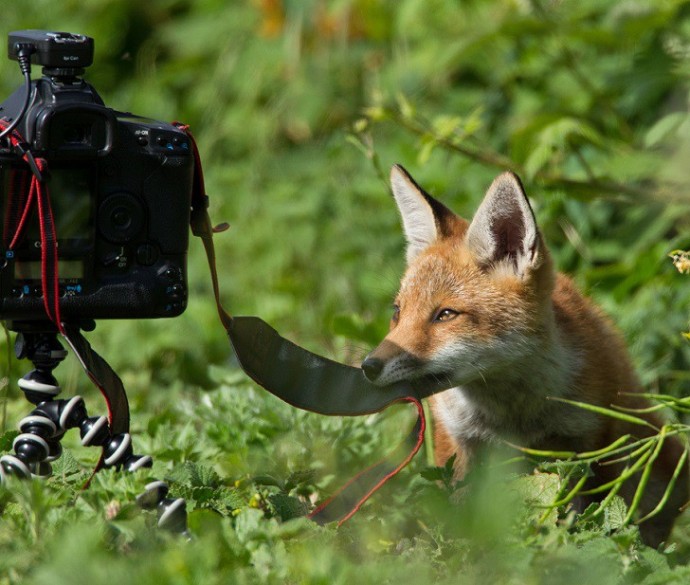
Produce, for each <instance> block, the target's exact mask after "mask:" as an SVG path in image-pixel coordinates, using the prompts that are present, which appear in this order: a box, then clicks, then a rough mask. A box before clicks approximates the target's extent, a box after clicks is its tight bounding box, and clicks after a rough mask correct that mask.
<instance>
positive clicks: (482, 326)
mask: <svg viewBox="0 0 690 585" xmlns="http://www.w3.org/2000/svg"><path fill="white" fill-rule="evenodd" d="M391 186H392V190H393V195H394V198H395V201H396V203H397V205H398V208H399V211H400V214H401V216H402V225H403V231H404V234H405V238H406V240H407V255H406V258H407V269H406V271H405V274H404V276H403V279H402V282H401V286H400V291H399V292H398V295H397V298H396V300H395V305H394V312H393V316H392V318H391V323H390V332H389V333H388V335H387V337H386V338H385V339H384V340H383V341H382V342H381V344H380V345H379V346H378V347H376V349H374V350H373V351H372V352H371V353H370V354H369V355H368V356H367V357H366V358H365V359H364V361H363V362H362V369H363V371H364V373H365V375H366V376H367V378H369V380H371V381H372V382H374V383H375V384H377V385H380V386H385V385H387V384H391V383H393V382H400V381H405V380H413V379H419V378H424V377H430V378H432V377H434V378H441V379H444V380H446V381H448V383H449V386H450V385H452V386H454V387H453V388H452V389H450V390H447V391H445V392H442V393H440V394H437V395H435V396H433V397H432V399H431V400H432V412H433V419H434V428H435V457H436V460H437V464H439V465H442V464H443V463H444V462H445V461H447V460H448V458H449V457H450V456H451V455H453V454H456V461H455V475H456V477H457V478H458V479H459V478H462V477H463V476H464V475H465V473H466V472H467V469H468V466H470V465H472V464H473V463H474V460H475V459H476V458H477V456H478V453H479V451H480V450H481V449H482V448H483V447H485V446H487V445H490V444H491V443H492V442H497V441H502V440H507V441H510V442H513V443H516V444H518V445H522V446H526V447H531V448H534V449H545V450H568V451H576V452H583V451H590V450H594V449H599V448H602V447H605V446H606V445H609V444H610V443H611V442H613V441H614V440H616V439H617V438H618V437H620V436H623V435H625V434H628V433H629V434H631V435H633V436H636V437H642V436H649V435H650V434H652V433H653V432H654V431H652V430H651V429H646V427H642V426H639V425H632V424H629V423H625V422H622V421H621V420H618V419H614V418H611V417H607V416H602V415H598V414H597V413H594V412H591V411H588V410H584V409H581V408H578V407H576V406H573V405H570V404H566V403H563V402H560V401H557V400H549V398H551V397H560V398H566V399H571V400H576V401H580V402H587V403H591V404H595V405H599V406H604V407H610V406H611V405H612V404H617V405H620V406H627V407H635V408H637V407H640V406H645V402H644V400H643V399H642V398H641V397H639V396H629V395H628V394H627V393H633V392H637V391H639V390H640V389H641V386H640V382H639V381H638V379H637V377H636V375H635V373H634V371H633V368H632V365H631V363H630V359H629V357H628V354H627V352H626V349H625V347H624V344H623V341H622V338H621V336H620V334H619V333H618V332H617V331H616V330H615V328H614V326H613V325H612V324H611V322H610V321H609V320H608V319H607V318H606V317H605V316H604V315H603V314H602V312H601V311H600V310H599V309H598V308H597V307H595V306H594V305H593V304H592V303H591V302H590V301H589V300H587V299H586V298H584V297H583V296H582V295H581V294H580V293H579V292H578V291H577V289H576V288H575V286H574V284H573V283H572V281H571V280H570V279H568V278H567V277H566V276H564V275H563V274H560V273H556V271H555V269H554V267H553V262H552V260H551V256H550V254H549V251H548V249H547V247H546V245H545V243H544V240H543V238H542V235H541V233H540V231H539V228H538V227H537V223H536V220H535V217H534V213H533V211H532V208H531V206H530V203H529V201H528V200H527V197H526V195H525V192H524V190H523V187H522V184H521V183H520V180H519V179H518V177H517V176H516V175H514V174H513V173H510V172H506V173H504V174H502V175H500V176H499V177H497V178H496V179H495V180H494V182H493V183H492V185H491V186H490V187H489V190H488V191H487V193H486V196H485V198H484V200H483V201H482V203H481V205H480V206H479V209H478V210H477V212H476V214H475V216H474V218H473V219H472V221H471V222H468V221H466V220H464V219H462V218H460V217H459V216H457V215H456V214H454V213H453V212H452V211H450V210H449V209H448V208H447V207H445V206H444V205H443V204H442V203H440V202H439V201H437V200H436V199H434V198H433V197H431V196H430V195H429V194H428V193H426V192H425V191H424V190H422V189H421V188H420V187H419V186H418V185H417V183H415V181H414V180H413V179H412V177H411V176H410V175H409V174H408V173H407V172H406V171H405V169H403V168H402V167H401V166H397V165H396V166H394V167H393V169H392V171H391ZM643 416H644V417H645V418H647V419H648V420H649V421H650V422H651V423H653V424H655V425H657V426H661V423H660V422H659V421H658V420H657V419H656V418H655V417H654V415H643ZM683 449H684V447H683V446H682V445H681V443H680V441H678V440H676V438H675V437H669V438H667V439H666V440H665V441H664V443H663V447H662V449H661V451H660V453H659V455H658V457H657V459H656V461H655V463H654V465H653V467H652V474H651V478H650V481H649V483H648V485H647V488H646V491H645V497H644V499H643V501H642V503H641V506H640V511H641V513H643V514H644V513H645V512H649V511H650V510H652V509H654V507H655V506H656V505H657V503H658V502H659V500H660V498H661V497H662V495H663V494H664V491H665V489H666V486H667V485H668V482H669V479H670V478H671V476H672V474H673V472H674V470H675V469H676V466H677V462H678V460H679V458H680V457H681V455H682V452H683ZM620 471H621V469H620V467H619V468H615V466H599V467H597V468H596V469H594V472H595V477H594V478H593V482H594V483H593V484H592V485H589V484H588V486H587V487H593V486H594V485H597V484H599V485H601V484H603V483H605V482H607V481H610V480H611V479H614V478H615V477H617V474H618V473H619V472H620ZM636 485H637V481H636V480H634V479H633V480H629V481H627V482H626V484H625V486H624V488H623V490H621V492H620V493H621V495H623V496H624V497H626V499H627V500H628V502H630V499H631V497H632V495H633V494H634V493H635V488H636ZM687 500H688V478H687V465H686V466H685V469H683V473H681V475H680V476H679V477H678V479H677V481H676V484H675V488H674V491H673V493H672V495H671V497H670V499H669V501H668V502H667V504H666V506H665V508H664V510H663V511H662V512H661V513H659V514H658V515H656V516H654V517H653V518H651V519H649V520H648V521H645V522H642V523H641V524H640V530H641V533H642V537H643V539H644V540H645V542H647V544H649V545H651V546H657V545H658V544H660V543H661V542H663V541H665V540H666V539H667V538H668V535H669V533H670V530H671V528H672V526H673V522H674V520H675V518H676V516H677V515H678V514H679V508H680V507H681V506H682V505H683V504H685V503H686V501H687Z"/></svg>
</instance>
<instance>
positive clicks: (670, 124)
mask: <svg viewBox="0 0 690 585" xmlns="http://www.w3.org/2000/svg"><path fill="white" fill-rule="evenodd" d="M687 119H688V114H687V113H685V112H673V113H672V114H668V115H667V116H664V117H663V118H661V119H660V120H658V121H657V122H656V123H655V124H654V125H653V126H652V127H651V128H650V129H649V130H647V133H646V134H645V136H644V145H645V146H646V147H647V148H651V147H653V146H656V145H657V144H659V143H661V142H663V141H664V140H665V139H666V138H667V137H668V136H669V135H670V134H671V133H672V132H674V131H675V130H677V129H678V127H679V126H680V125H681V124H682V123H683V122H685V121H686V120H687Z"/></svg>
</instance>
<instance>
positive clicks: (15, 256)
mask: <svg viewBox="0 0 690 585" xmlns="http://www.w3.org/2000/svg"><path fill="white" fill-rule="evenodd" d="M8 54H9V57H10V59H14V60H18V61H20V65H22V71H23V72H24V74H25V80H26V86H25V87H24V88H19V89H18V90H17V91H15V92H14V93H13V94H12V95H11V96H10V97H9V98H7V99H6V100H5V101H4V102H3V103H2V104H0V120H1V121H3V123H4V126H5V127H6V129H7V126H8V125H11V126H12V128H13V130H14V131H15V132H18V135H19V136H20V137H21V139H22V144H21V145H17V144H16V143H15V144H14V145H13V144H12V143H11V142H10V140H9V134H8V133H7V132H3V133H0V136H2V139H0V237H1V240H0V254H1V256H0V267H1V269H0V319H3V320H11V321H21V322H24V321H39V320H41V321H45V320H46V319H47V316H46V310H45V309H44V304H43V299H42V298H41V297H42V292H43V291H42V287H41V283H42V280H41V279H42V275H43V274H44V270H45V267H44V266H43V263H42V259H41V229H42V226H41V225H40V222H39V218H38V215H37V214H36V213H35V212H34V213H32V214H30V215H29V216H28V217H26V218H25V222H24V223H25V225H24V226H23V228H22V230H21V233H22V235H21V237H20V238H19V240H18V241H16V242H15V243H14V245H12V247H11V249H10V244H11V243H12V239H13V238H14V236H15V234H16V233H17V228H18V227H19V225H20V223H21V222H22V216H23V214H24V209H25V207H26V203H27V198H28V196H29V185H30V183H31V179H32V168H31V165H30V164H29V163H27V160H26V157H25V156H22V155H23V153H25V152H27V151H28V152H30V153H31V155H32V156H33V157H40V158H42V159H44V160H45V161H46V162H47V173H46V177H44V180H45V184H46V185H47V186H48V189H49V193H50V203H51V206H52V216H53V218H54V227H55V233H56V237H57V250H58V262H57V272H58V284H59V295H60V307H61V314H62V317H63V319H64V320H65V321H66V322H70V321H72V322H76V323H78V322H81V321H85V320H92V319H103V318H150V317H173V316H176V315H179V314H180V313H182V312H183V311H184V309H185V307H186V303H187V247H188V239H189V216H190V204H191V194H192V180H193V174H194V157H193V153H192V145H191V144H190V139H189V138H188V136H187V135H186V134H185V133H184V131H182V130H181V129H179V128H178V127H176V126H174V125H171V124H167V123H165V122H158V121H155V120H150V119H147V118H143V117H140V116H136V115H133V114H131V113H123V112H118V111H115V110H113V109H111V108H108V107H106V106H105V104H104V103H103V100H102V99H101V98H100V96H99V95H98V94H97V93H96V90H95V89H94V88H93V87H92V86H91V85H89V84H88V83H86V82H85V81H84V80H83V79H82V78H81V75H82V74H83V73H84V68H85V67H88V66H89V65H91V63H92V61H93V39H91V38H90V37H87V36H84V35H78V34H72V33H63V32H47V31H35V30H27V31H19V32H13V33H10V34H9V37H8ZM29 59H30V61H31V63H34V64H38V65H42V66H43V76H42V77H41V78H40V79H38V80H34V81H31V79H30V74H29V73H28V72H27V71H28V68H29V67H30V66H29V65H28V60H29ZM3 134H5V135H4V136H3ZM15 136H17V134H15ZM34 170H35V169H34ZM34 207H35V206H34Z"/></svg>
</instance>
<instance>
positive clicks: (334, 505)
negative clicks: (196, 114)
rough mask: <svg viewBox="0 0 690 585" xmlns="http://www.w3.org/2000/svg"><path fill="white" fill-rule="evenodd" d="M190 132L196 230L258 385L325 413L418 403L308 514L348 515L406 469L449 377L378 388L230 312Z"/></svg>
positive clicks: (242, 359) (233, 337) (356, 371)
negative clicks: (395, 440)
mask: <svg viewBox="0 0 690 585" xmlns="http://www.w3.org/2000/svg"><path fill="white" fill-rule="evenodd" d="M174 125H176V126H177V127H178V128H180V129H182V130H184V131H185V132H187V134H188V136H189V138H190V142H191V144H192V149H193V153H194V158H195V178H194V186H193V193H192V215H191V227H192V233H193V234H194V235H195V236H198V237H200V238H201V239H202V241H203V244H204V248H205V250H206V255H207V257H208V263H209V269H210V272H211V280H212V283H213V294H214V296H215V301H216V306H217V309H218V316H219V318H220V321H221V323H222V324H223V326H224V327H225V329H226V331H227V333H228V336H229V338H230V343H231V344H232V347H233V349H234V351H235V354H236V356H237V359H238V361H239V363H240V365H241V367H242V369H243V370H244V371H245V372H246V373H247V375H248V376H249V377H250V378H252V379H253V380H254V381H255V382H256V383H257V384H259V385H260V386H262V387H263V388H265V389H266V390H268V391H269V392H271V393H272V394H273V395H275V396H277V397H278V398H280V399H281V400H284V401H285V402H287V403H288V404H291V405H292V406H295V407H297V408H300V409H303V410H308V411H311V412H315V413H319V414H325V415H340V416H357V415H364V414H370V413H374V412H379V411H381V410H383V409H385V408H387V407H388V406H390V405H391V404H395V403H400V402H409V403H412V404H414V405H415V407H416V409H417V422H416V423H415V425H414V428H413V429H412V431H411V432H410V433H409V435H408V437H407V439H406V440H405V441H404V442H403V443H402V444H401V445H400V446H399V448H398V449H397V450H396V451H395V452H393V453H392V454H390V455H389V457H387V458H386V459H384V460H382V461H380V462H379V463H377V464H375V465H373V466H372V467H370V468H368V469H366V470H365V471H363V472H361V473H360V474H359V475H357V476H356V477H354V478H353V479H352V480H350V481H349V482H348V483H347V484H345V486H344V487H343V488H341V490H340V491H339V492H337V493H336V495H335V496H333V497H332V498H331V499H329V500H327V501H326V502H325V503H324V504H322V505H321V506H319V507H318V508H317V509H316V510H315V511H314V512H312V513H311V515H310V518H312V519H313V520H315V521H316V522H318V523H320V524H325V523H327V522H331V521H336V520H337V521H338V522H339V523H342V522H345V521H346V520H347V519H349V518H350V517H351V516H352V515H353V514H354V513H355V512H357V510H359V508H360V507H361V506H362V504H364V502H365V501H366V500H367V499H368V498H369V497H370V496H371V495H372V494H373V493H374V492H375V491H376V490H378V489H379V488H380V487H381V486H382V485H383V484H384V483H386V481H388V480H389V479H390V478H391V477H393V476H394V475H396V474H397V473H398V472H399V471H400V470H401V469H403V468H404V467H405V466H406V465H407V464H408V463H409V462H410V461H411V460H412V458H413V457H414V456H415V455H416V453H417V452H418V451H419V449H420V448H421V446H422V443H423V442H424V432H425V428H426V421H425V417H424V409H423V407H422V404H421V399H422V398H425V397H427V396H429V395H431V394H433V393H435V392H439V391H441V390H445V389H447V388H448V387H449V384H448V383H444V382H443V381H441V380H436V381H432V380H424V381H423V382H421V381H420V382H419V383H418V384H415V385H413V384H403V383H399V384H394V385H391V386H387V387H378V386H375V385H374V384H372V383H371V382H369V381H368V380H367V378H366V377H365V376H364V375H363V373H362V370H361V369H360V368H355V367H351V366H346V365H344V364H340V363H338V362H334V361H332V360H329V359H326V358H324V357H322V356H319V355H316V354H314V353H311V352H309V351H307V350H305V349H303V348H301V347H299V346H298V345H295V344H294V343H292V342H290V341H288V340H287V339H285V338H283V337H281V336H280V335H279V334H278V332H277V331H275V330H274V329H273V328H272V327H271V326H270V325H268V324H267V323H266V322H264V321H263V320H261V319H259V318H258V317H231V316H230V315H229V314H228V313H227V311H226V310H225V309H224V308H223V305H222V303H221V300H220V290H219V286H218V274H217V269H216V256H215V250H214V245H213V234H214V232H219V231H224V230H225V229H227V226H226V225H223V226H219V227H216V228H213V227H212V225H211V221H210V218H209V215H208V197H207V195H206V191H205V186H204V179H203V173H202V168H201V158H200V156H199V151H198V149H197V146H196V142H195V140H194V137H193V136H192V134H191V133H190V132H189V130H188V126H186V125H184V124H180V123H174Z"/></svg>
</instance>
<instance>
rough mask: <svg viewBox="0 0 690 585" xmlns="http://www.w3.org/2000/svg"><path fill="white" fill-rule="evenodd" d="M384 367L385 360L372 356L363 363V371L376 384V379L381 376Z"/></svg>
mask: <svg viewBox="0 0 690 585" xmlns="http://www.w3.org/2000/svg"><path fill="white" fill-rule="evenodd" d="M383 366H384V363H383V360H380V359H379V358H375V357H371V356H367V357H366V358H364V361H363V362H362V370H363V371H364V375H365V376H366V377H367V379H368V380H369V381H371V382H375V381H376V379H377V378H378V377H379V376H380V375H381V371H382V370H383Z"/></svg>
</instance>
